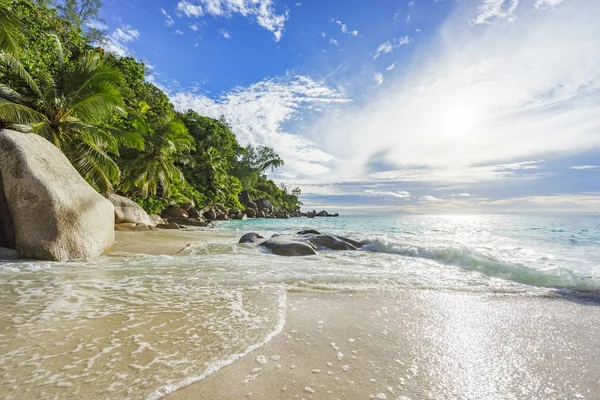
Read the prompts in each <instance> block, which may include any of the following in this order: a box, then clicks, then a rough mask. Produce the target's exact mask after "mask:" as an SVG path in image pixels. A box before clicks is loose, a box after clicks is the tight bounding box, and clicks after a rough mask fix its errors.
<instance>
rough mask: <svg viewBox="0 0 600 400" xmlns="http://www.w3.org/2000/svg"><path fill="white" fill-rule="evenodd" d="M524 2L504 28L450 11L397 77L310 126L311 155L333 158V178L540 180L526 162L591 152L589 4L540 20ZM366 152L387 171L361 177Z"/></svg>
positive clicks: (594, 11) (597, 69) (596, 47)
mask: <svg viewBox="0 0 600 400" xmlns="http://www.w3.org/2000/svg"><path fill="white" fill-rule="evenodd" d="M523 1H525V0H523ZM526 4H527V3H524V4H523V5H526ZM528 4H529V6H530V7H528V8H526V7H524V8H523V10H522V12H520V14H519V18H518V20H517V21H516V22H515V23H514V24H489V25H486V26H479V27H474V26H473V25H471V24H469V23H468V20H469V18H468V16H469V14H470V13H471V12H472V9H465V8H464V7H459V8H458V9H457V10H456V11H455V12H456V14H454V15H452V16H450V17H449V18H448V19H447V21H446V23H445V24H444V25H443V26H442V27H441V28H440V30H439V34H438V35H437V37H435V36H434V37H433V38H432V40H433V43H432V44H431V45H429V46H428V47H425V48H419V49H418V53H417V55H416V57H415V59H414V60H412V62H411V65H412V66H409V67H408V68H407V70H406V72H405V73H403V74H402V75H401V76H400V75H399V76H397V77H396V78H394V79H393V80H392V78H388V79H386V84H385V87H382V89H380V90H377V91H373V92H371V93H372V94H371V96H370V97H369V98H367V99H366V100H364V101H361V102H360V103H358V102H357V103H353V104H352V105H351V106H350V107H348V109H347V110H344V111H343V112H339V113H337V114H335V115H328V116H326V117H325V118H323V119H322V120H321V121H319V123H318V124H316V125H315V126H313V128H312V130H311V135H312V137H315V138H318V143H319V145H320V148H322V149H324V150H326V151H328V152H330V153H331V154H333V155H334V156H336V157H337V158H339V159H340V160H343V162H342V164H341V165H343V168H340V170H339V171H338V173H339V174H340V176H341V177H343V179H365V178H369V179H373V180H386V181H391V180H396V181H410V182H416V181H423V182H452V183H460V182H468V183H476V182H481V181H487V180H499V179H502V180H507V179H521V180H523V179H540V178H543V177H544V176H547V175H545V174H548V173H549V172H548V171H544V170H543V167H542V163H541V162H540V161H535V160H538V159H541V158H544V159H547V158H548V157H550V156H552V158H557V157H560V156H573V155H575V154H578V153H581V152H589V151H591V150H594V149H600V135H599V134H598V132H600V103H598V93H599V92H600V62H599V60H600V24H598V23H597V15H600V2H590V1H584V2H570V3H569V7H557V8H555V9H554V10H552V12H548V13H542V14H540V13H539V12H538V11H537V10H536V9H535V8H534V7H533V4H534V0H529V3H528ZM527 10H528V11H527ZM380 47H381V48H380V49H379V51H378V52H377V55H381V54H385V53H386V52H387V51H391V47H392V46H391V43H390V45H386V44H385V43H384V45H382V46H380ZM433 50H435V51H433ZM365 132H368V140H366V138H365ZM374 155H380V156H379V158H378V159H381V163H383V164H384V165H389V168H390V171H380V172H377V173H376V174H370V173H369V168H368V165H369V163H370V160H371V158H372V157H373V156H374ZM515 161H522V162H515ZM340 179H342V178H340Z"/></svg>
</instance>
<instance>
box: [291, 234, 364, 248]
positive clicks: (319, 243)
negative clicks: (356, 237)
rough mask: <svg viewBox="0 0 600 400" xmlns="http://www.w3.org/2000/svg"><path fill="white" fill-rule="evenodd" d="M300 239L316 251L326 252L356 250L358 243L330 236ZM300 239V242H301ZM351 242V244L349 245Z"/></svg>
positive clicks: (306, 236)
mask: <svg viewBox="0 0 600 400" xmlns="http://www.w3.org/2000/svg"><path fill="white" fill-rule="evenodd" d="M302 239H303V240H305V241H307V242H309V243H311V244H312V245H313V246H315V247H316V248H318V249H326V250H356V249H358V248H359V247H361V245H360V243H358V242H355V241H353V240H350V239H345V238H341V237H338V236H330V235H302ZM302 239H301V240H302ZM351 242H352V243H351Z"/></svg>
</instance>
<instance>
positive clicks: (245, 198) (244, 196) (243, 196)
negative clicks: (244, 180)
mask: <svg viewBox="0 0 600 400" xmlns="http://www.w3.org/2000/svg"><path fill="white" fill-rule="evenodd" d="M238 200H239V201H240V203H242V205H244V206H246V207H248V203H249V202H251V200H250V195H249V194H248V191H247V190H242V191H241V192H240V194H238Z"/></svg>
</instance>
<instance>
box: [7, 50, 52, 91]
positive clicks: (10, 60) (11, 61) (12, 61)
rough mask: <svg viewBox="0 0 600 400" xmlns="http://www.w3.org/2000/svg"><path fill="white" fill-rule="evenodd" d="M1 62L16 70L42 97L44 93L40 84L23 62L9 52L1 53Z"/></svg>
mask: <svg viewBox="0 0 600 400" xmlns="http://www.w3.org/2000/svg"><path fill="white" fill-rule="evenodd" d="M0 62H2V63H3V64H5V65H6V66H7V67H8V68H9V69H10V70H11V71H12V72H14V73H15V74H16V75H17V76H19V78H21V79H23V81H25V83H26V84H27V86H29V88H30V89H31V90H32V91H33V92H34V93H35V94H36V95H37V96H39V97H42V93H41V92H40V89H39V87H38V85H37V84H36V83H35V81H34V80H33V78H32V77H31V75H29V72H27V70H26V69H25V68H24V67H23V64H21V62H20V61H19V60H17V59H16V58H15V57H13V56H11V55H10V54H7V53H0Z"/></svg>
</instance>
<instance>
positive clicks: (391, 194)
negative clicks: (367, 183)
mask: <svg viewBox="0 0 600 400" xmlns="http://www.w3.org/2000/svg"><path fill="white" fill-rule="evenodd" d="M365 193H366V194H367V195H373V196H389V197H397V198H399V199H409V198H410V197H411V193H410V192H406V191H403V190H401V191H398V192H386V191H378V190H371V189H368V190H365Z"/></svg>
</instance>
